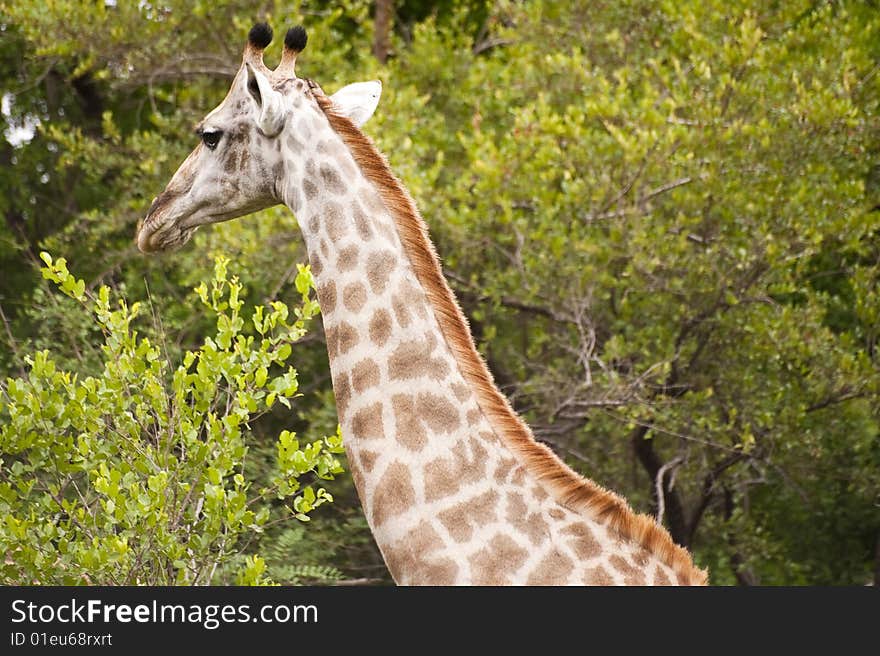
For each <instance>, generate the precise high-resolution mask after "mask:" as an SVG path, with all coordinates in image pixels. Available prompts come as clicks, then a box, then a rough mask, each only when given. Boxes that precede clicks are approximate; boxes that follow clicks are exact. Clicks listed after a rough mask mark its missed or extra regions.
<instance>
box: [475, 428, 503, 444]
mask: <svg viewBox="0 0 880 656" xmlns="http://www.w3.org/2000/svg"><path fill="white" fill-rule="evenodd" d="M477 435H479V437H480V439H481V440H483V441H484V442H488V443H489V444H496V443H497V444H501V440H499V439H498V438H497V437H495V433H490V432H489V431H480V432H479V433H477Z"/></svg>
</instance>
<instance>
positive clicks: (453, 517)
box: [437, 490, 498, 542]
mask: <svg viewBox="0 0 880 656" xmlns="http://www.w3.org/2000/svg"><path fill="white" fill-rule="evenodd" d="M497 504H498V493H497V492H496V491H495V490H489V491H488V492H483V493H482V494H478V495H477V496H474V497H471V498H470V499H467V500H465V501H462V502H461V503H457V504H455V505H454V506H452V507H451V508H449V509H448V510H443V511H441V512H440V513H438V514H437V517H438V519H439V520H440V523H441V524H443V527H444V528H445V529H446V530H447V531H449V535H450V536H451V537H452V539H453V540H455V541H456V542H467V541H468V540H470V539H471V536H472V535H473V532H474V527H480V526H485V525H487V524H491V523H492V522H495V521H497V519H498V516H497V514H496V506H497Z"/></svg>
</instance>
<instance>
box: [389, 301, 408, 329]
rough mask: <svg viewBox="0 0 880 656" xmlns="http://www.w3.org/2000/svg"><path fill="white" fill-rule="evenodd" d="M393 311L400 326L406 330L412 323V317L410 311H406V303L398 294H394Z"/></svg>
mask: <svg viewBox="0 0 880 656" xmlns="http://www.w3.org/2000/svg"><path fill="white" fill-rule="evenodd" d="M391 309H393V310H394V316H396V317H397V323H399V324H400V327H401V328H406V327H407V326H408V325H409V324H410V322H411V321H412V317H411V316H410V314H409V310H407V309H406V304H405V303H404V301H403V298H401V297H400V296H398V295H397V294H392V295H391Z"/></svg>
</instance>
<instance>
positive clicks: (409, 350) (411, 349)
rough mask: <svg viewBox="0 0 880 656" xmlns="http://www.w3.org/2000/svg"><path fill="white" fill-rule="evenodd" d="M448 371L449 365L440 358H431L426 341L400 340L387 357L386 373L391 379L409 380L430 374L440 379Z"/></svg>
mask: <svg viewBox="0 0 880 656" xmlns="http://www.w3.org/2000/svg"><path fill="white" fill-rule="evenodd" d="M448 373H449V365H448V364H447V363H446V360H444V359H442V358H432V357H431V352H430V350H429V348H428V344H427V342H425V341H424V340H410V341H406V342H401V343H400V345H399V346H398V347H397V348H396V349H394V352H393V353H392V354H391V357H390V358H389V359H388V375H389V376H390V378H391V379H392V380H410V379H412V378H419V377H421V376H430V377H431V378H434V379H436V380H442V379H443V378H445V377H446V375H447V374H448Z"/></svg>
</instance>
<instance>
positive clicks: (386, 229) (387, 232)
mask: <svg viewBox="0 0 880 656" xmlns="http://www.w3.org/2000/svg"><path fill="white" fill-rule="evenodd" d="M376 229H377V230H378V231H379V232H380V233H382V236H383V237H385V240H386V241H387V242H388V243H389V244H394V245H395V246H397V245H398V239H397V231H396V230H395V229H394V228H392V227H391V226H390V225H388V224H387V223H385V222H384V221H382V222H381V223H379V224H378V225H377V226H376Z"/></svg>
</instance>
